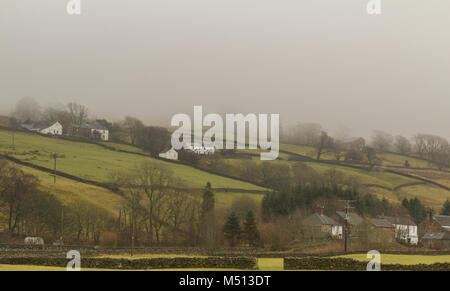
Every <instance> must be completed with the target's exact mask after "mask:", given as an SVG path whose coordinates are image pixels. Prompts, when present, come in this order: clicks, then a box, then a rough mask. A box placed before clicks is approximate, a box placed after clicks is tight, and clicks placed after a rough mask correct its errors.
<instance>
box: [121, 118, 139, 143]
mask: <svg viewBox="0 0 450 291" xmlns="http://www.w3.org/2000/svg"><path fill="white" fill-rule="evenodd" d="M123 123H124V125H125V128H126V130H127V131H128V135H129V137H130V141H131V144H132V145H136V140H137V137H138V135H139V133H140V131H141V130H142V129H143V128H144V124H143V123H142V121H140V120H139V119H137V118H135V117H130V116H127V117H125V120H124V122H123Z"/></svg>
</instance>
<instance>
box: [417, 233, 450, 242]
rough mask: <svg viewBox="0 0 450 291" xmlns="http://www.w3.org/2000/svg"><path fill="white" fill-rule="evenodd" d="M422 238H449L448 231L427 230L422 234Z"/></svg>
mask: <svg viewBox="0 0 450 291" xmlns="http://www.w3.org/2000/svg"><path fill="white" fill-rule="evenodd" d="M422 239H427V240H450V233H448V232H428V233H426V234H424V235H423V238H422Z"/></svg>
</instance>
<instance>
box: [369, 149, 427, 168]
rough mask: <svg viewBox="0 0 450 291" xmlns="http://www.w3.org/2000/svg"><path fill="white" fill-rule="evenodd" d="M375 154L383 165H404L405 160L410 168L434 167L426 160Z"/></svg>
mask: <svg viewBox="0 0 450 291" xmlns="http://www.w3.org/2000/svg"><path fill="white" fill-rule="evenodd" d="M377 156H378V157H379V158H380V159H381V160H382V165H383V166H397V167H404V166H405V161H408V162H409V165H410V167H411V168H434V166H433V165H430V164H429V163H428V162H427V161H424V160H419V159H415V158H410V157H405V156H401V155H395V154H390V153H382V154H377Z"/></svg>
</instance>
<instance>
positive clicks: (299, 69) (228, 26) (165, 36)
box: [0, 0, 450, 137]
mask: <svg viewBox="0 0 450 291" xmlns="http://www.w3.org/2000/svg"><path fill="white" fill-rule="evenodd" d="M67 2H68V0H39V1H36V0H1V1H0V113H3V114H4V113H8V112H10V110H11V108H12V106H13V105H14V104H15V102H16V101H17V100H18V99H19V98H21V97H23V96H32V97H35V98H36V99H37V100H38V101H40V103H41V104H42V105H43V106H45V105H48V104H56V103H67V102H69V101H76V102H79V103H82V104H85V105H87V106H88V107H89V108H90V109H91V112H93V113H95V114H96V115H97V116H98V117H108V118H120V117H122V116H124V115H134V116H137V117H139V118H141V119H143V120H144V121H146V122H147V123H153V124H159V125H166V126H168V125H169V123H170V118H171V116H172V115H173V114H174V113H178V112H184V113H189V114H192V111H193V106H194V105H203V107H204V111H205V113H212V112H220V113H225V112H228V113H239V112H241V113H250V112H252V113H259V112H261V113H280V114H281V121H282V122H284V123H287V122H295V121H304V122H307V121H313V122H319V123H322V124H323V125H324V126H325V127H326V128H328V129H330V130H331V131H332V132H333V130H336V129H337V128H341V127H342V126H346V127H347V128H349V129H350V131H351V133H350V134H351V135H370V131H372V130H374V129H382V130H386V131H389V132H391V133H393V134H397V133H403V134H405V135H412V134H414V133H417V132H429V133H435V134H440V135H444V136H446V137H450V114H448V111H449V109H450V94H449V93H450V80H449V79H450V62H449V54H450V32H449V29H450V17H449V16H448V13H449V11H450V1H448V0H427V1H424V0H382V3H383V11H382V15H380V16H375V17H374V16H369V15H367V13H366V9H365V6H366V4H367V2H368V0H344V1H336V0H327V1H325V0H305V1H303V0H270V1H268V0H252V1H250V0H82V4H83V14H82V15H81V16H69V15H67V13H66V8H65V6H66V4H67Z"/></svg>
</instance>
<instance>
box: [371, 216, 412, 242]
mask: <svg viewBox="0 0 450 291" xmlns="http://www.w3.org/2000/svg"><path fill="white" fill-rule="evenodd" d="M372 222H373V223H374V225H375V226H377V227H383V228H393V229H394V236H395V239H397V240H399V241H402V242H404V243H407V244H410V245H417V244H418V242H419V236H418V234H417V224H415V223H414V222H413V221H412V220H411V219H410V218H409V217H389V216H386V217H382V218H378V219H372Z"/></svg>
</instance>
